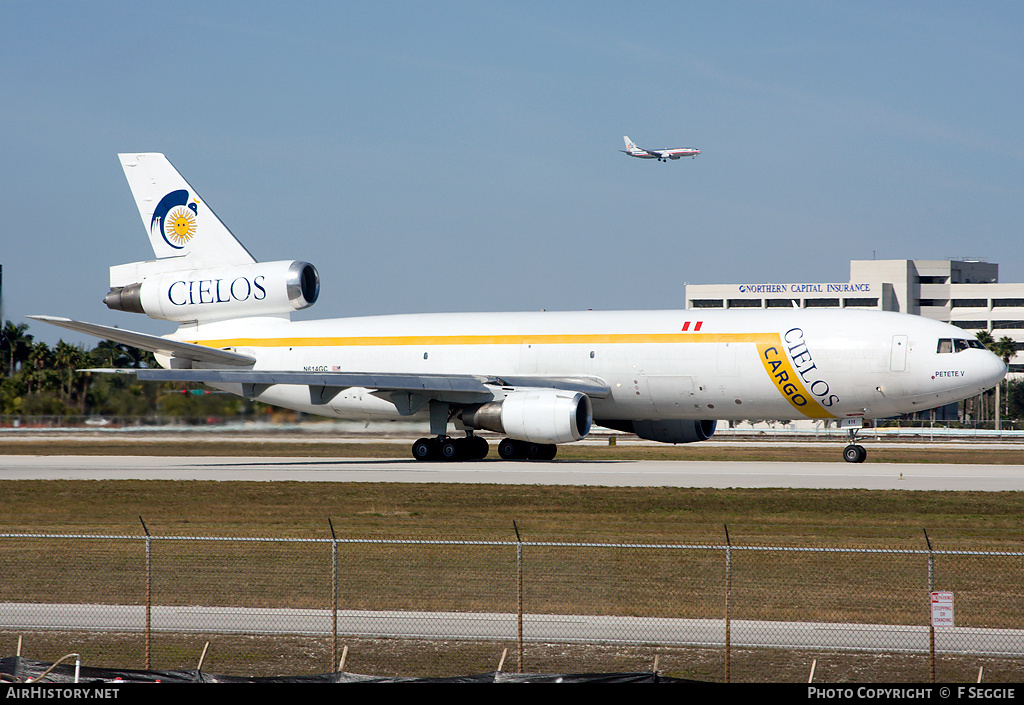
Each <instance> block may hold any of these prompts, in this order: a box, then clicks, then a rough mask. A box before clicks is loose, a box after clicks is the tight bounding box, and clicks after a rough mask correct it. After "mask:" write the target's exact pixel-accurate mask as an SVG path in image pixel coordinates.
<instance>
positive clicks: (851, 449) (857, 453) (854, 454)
mask: <svg viewBox="0 0 1024 705" xmlns="http://www.w3.org/2000/svg"><path fill="white" fill-rule="evenodd" d="M867 457H868V452H867V451H866V450H864V446H859V445H854V444H853V443H851V444H850V445H848V446H846V447H845V448H844V449H843V460H845V461H846V462H848V463H863V462H864V459H865V458H867Z"/></svg>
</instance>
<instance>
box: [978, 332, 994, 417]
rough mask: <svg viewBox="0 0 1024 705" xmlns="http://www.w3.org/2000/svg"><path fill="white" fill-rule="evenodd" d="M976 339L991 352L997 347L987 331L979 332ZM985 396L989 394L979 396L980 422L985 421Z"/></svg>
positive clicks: (983, 393)
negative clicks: (994, 346) (993, 347)
mask: <svg viewBox="0 0 1024 705" xmlns="http://www.w3.org/2000/svg"><path fill="white" fill-rule="evenodd" d="M974 337H975V338H977V339H978V342H979V343H981V344H982V345H984V346H985V347H986V348H988V349H989V350H991V349H992V346H993V345H995V342H996V339H995V338H993V337H992V334H991V333H990V332H988V331H987V330H979V331H978V332H977V333H975V334H974ZM985 394H987V392H982V393H981V394H979V395H978V408H979V411H980V412H981V413H979V414H978V420H979V421H984V416H985V414H984V408H985Z"/></svg>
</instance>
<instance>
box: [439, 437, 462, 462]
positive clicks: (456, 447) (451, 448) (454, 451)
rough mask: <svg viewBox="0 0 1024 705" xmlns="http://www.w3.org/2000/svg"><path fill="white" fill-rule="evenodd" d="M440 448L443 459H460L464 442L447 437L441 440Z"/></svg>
mask: <svg viewBox="0 0 1024 705" xmlns="http://www.w3.org/2000/svg"><path fill="white" fill-rule="evenodd" d="M439 450H440V454H441V459H442V460H459V459H461V458H462V444H461V443H459V442H458V441H456V440H455V439H454V438H446V439H444V440H443V441H441V444H440V447H439Z"/></svg>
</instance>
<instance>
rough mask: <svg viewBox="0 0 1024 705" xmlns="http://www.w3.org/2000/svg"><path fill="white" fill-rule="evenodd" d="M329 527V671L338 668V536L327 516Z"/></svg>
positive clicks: (332, 671)
mask: <svg viewBox="0 0 1024 705" xmlns="http://www.w3.org/2000/svg"><path fill="white" fill-rule="evenodd" d="M327 525H328V526H330V527H331V673H334V671H336V670H338V536H337V534H335V533H334V524H333V523H332V522H331V518H330V517H327Z"/></svg>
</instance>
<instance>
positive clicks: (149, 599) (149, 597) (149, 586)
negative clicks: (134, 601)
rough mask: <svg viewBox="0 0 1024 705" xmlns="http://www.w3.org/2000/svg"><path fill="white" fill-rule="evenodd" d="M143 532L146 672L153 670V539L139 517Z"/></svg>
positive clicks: (140, 516)
mask: <svg viewBox="0 0 1024 705" xmlns="http://www.w3.org/2000/svg"><path fill="white" fill-rule="evenodd" d="M139 521H140V522H141V523H142V530H143V531H145V532H146V670H147V671H148V670H149V669H150V668H151V662H150V661H151V653H152V648H151V647H152V644H151V640H152V636H153V630H152V626H153V539H152V537H151V536H150V535H149V529H148V528H146V522H145V521H143V519H142V515H141V514H140V515H139Z"/></svg>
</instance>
